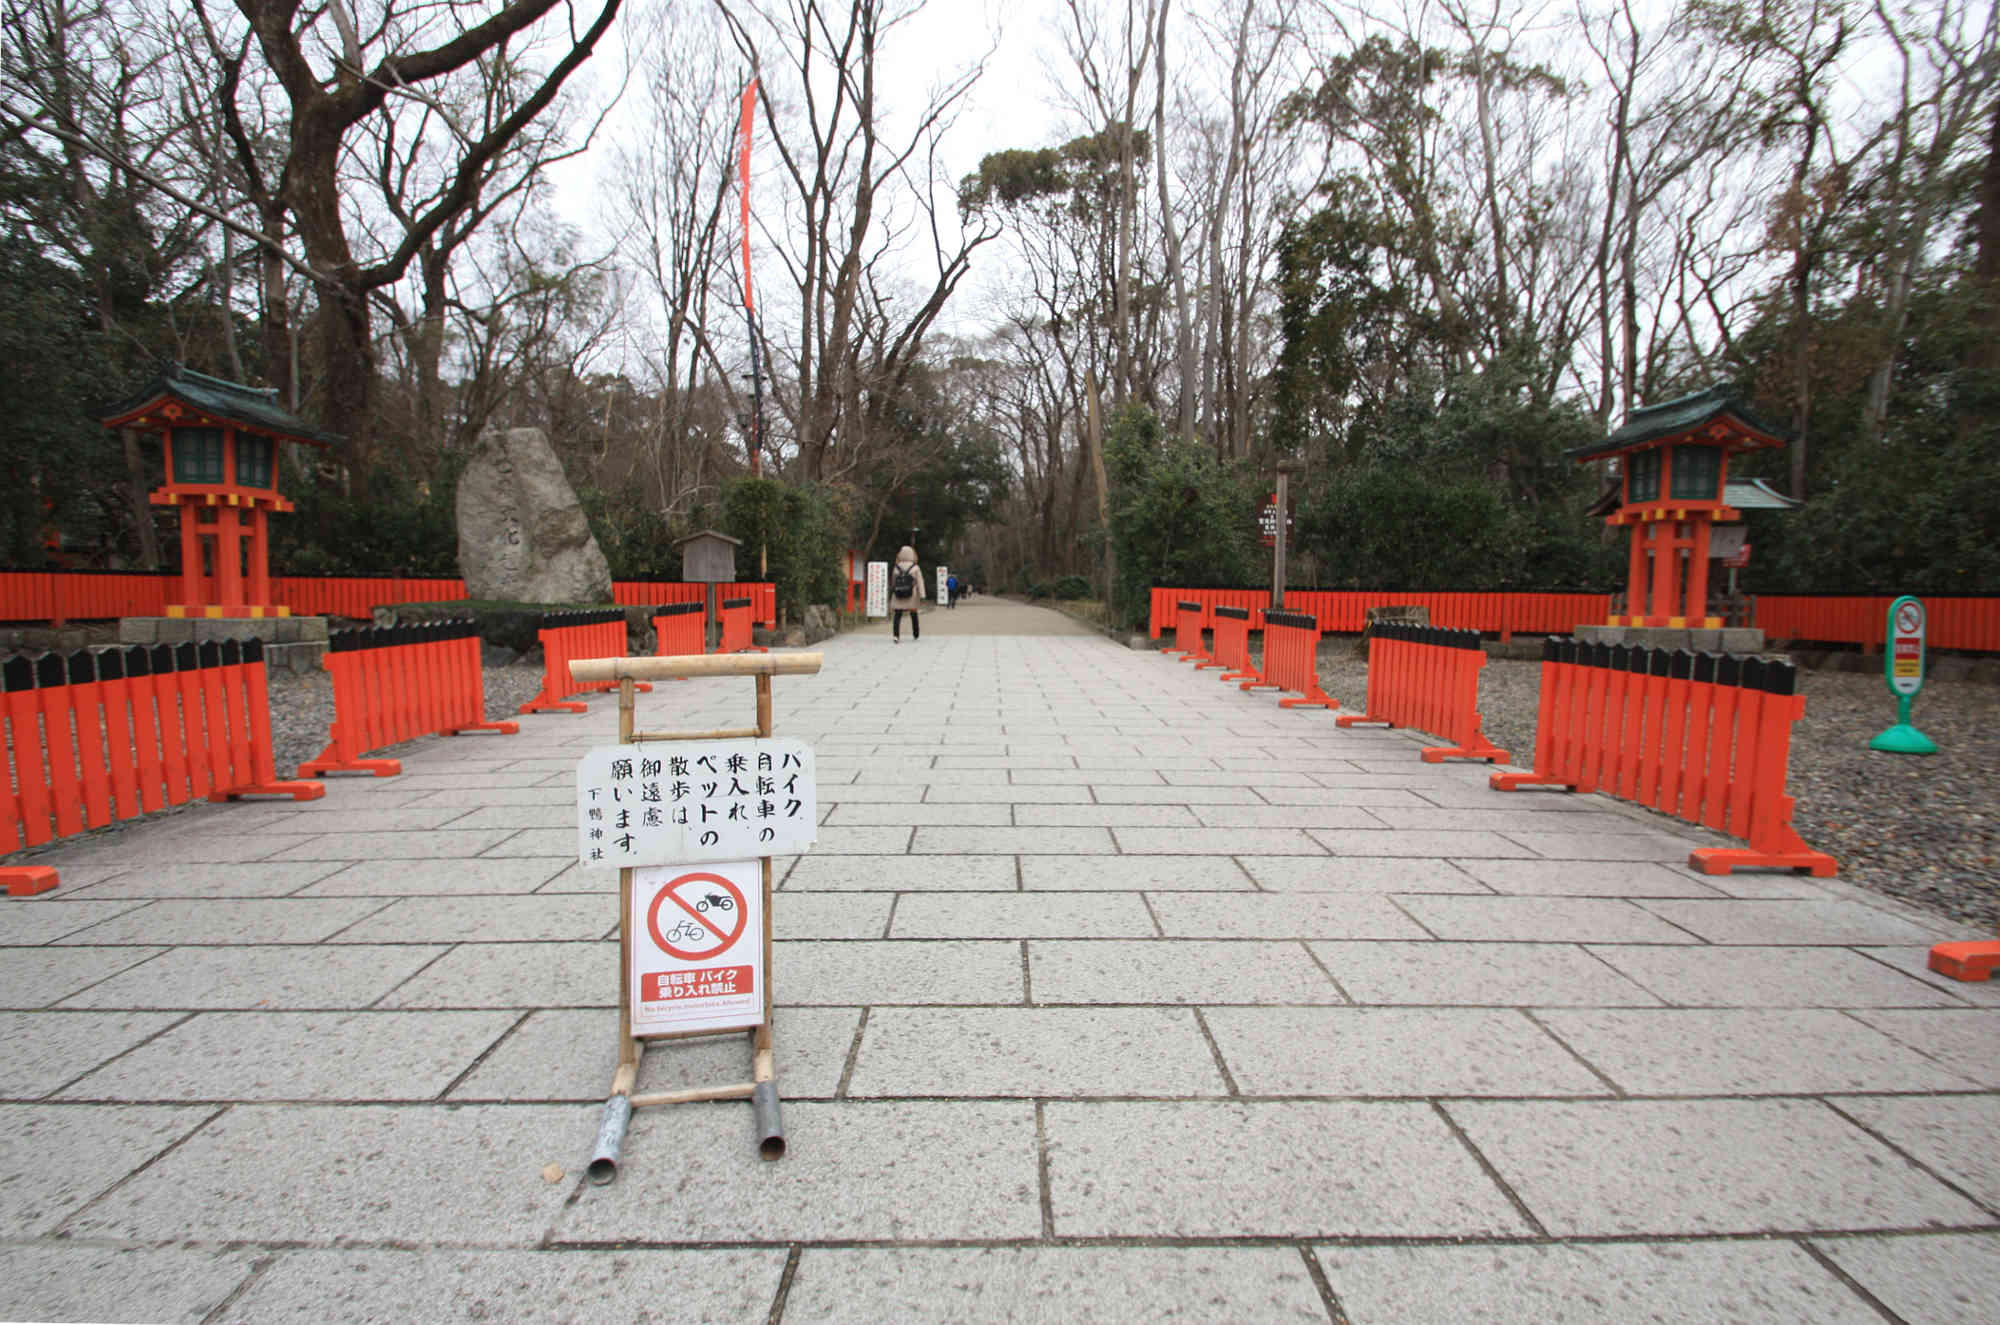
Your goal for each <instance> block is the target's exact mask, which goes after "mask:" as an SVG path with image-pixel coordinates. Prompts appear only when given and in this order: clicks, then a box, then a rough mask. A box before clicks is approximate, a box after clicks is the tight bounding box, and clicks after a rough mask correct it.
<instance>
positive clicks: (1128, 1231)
mask: <svg viewBox="0 0 2000 1325" xmlns="http://www.w3.org/2000/svg"><path fill="white" fill-rule="evenodd" d="M1044 1116H1045V1118H1046V1127H1047V1132H1048V1148H1049V1190H1050V1198H1051V1204H1052V1206H1053V1208H1054V1212H1055V1231H1056V1233H1057V1234H1058V1235H1060V1236H1065V1237H1194V1238H1200V1237H1257V1238H1273V1237H1279V1238H1296V1237H1316V1236H1367V1237H1456V1236H1476V1235H1479V1234H1494V1233H1520V1232H1526V1231H1528V1230H1527V1225H1526V1224H1525V1222H1524V1221H1523V1220H1522V1219H1521V1218H1520V1216H1519V1215H1518V1214H1516V1213H1515V1211H1514V1208H1513V1206H1512V1205H1511V1204H1510V1203H1509V1202H1508V1200H1507V1198H1506V1196H1505V1195H1504V1194H1503V1193H1502V1192H1501V1191H1500V1190H1499V1188H1497V1187H1496V1186H1494V1184H1493V1183H1492V1182H1491V1181H1490V1180H1489V1179H1488V1178H1487V1177H1486V1175H1485V1174H1484V1173H1482V1172H1481V1171H1480V1169H1479V1166H1478V1164H1477V1163H1475V1162H1474V1160H1473V1158H1472V1156H1471V1155H1470V1154H1469V1153H1467V1151H1466V1150H1465V1148H1464V1147H1463V1146H1462V1145H1460V1144H1459V1142H1458V1139H1457V1138H1456V1137H1454V1136H1453V1135H1452V1132H1451V1129H1450V1128H1449V1127H1447V1126H1446V1125H1445V1123H1444V1121H1443V1119H1441V1118H1439V1117H1438V1115H1437V1114H1436V1113H1435V1112H1434V1111H1433V1110H1432V1109H1431V1108H1430V1107H1429V1106H1428V1105H1424V1104H1349V1103H1314V1102H1293V1103H1283V1104H1278V1103H1249V1104H1232V1103H1219V1102H1218V1103H1206V1102H1188V1103H1161V1104H1154V1103H1102V1104H1065V1103H1054V1104H1049V1105H1047V1106H1045V1108H1044ZM1166 1174H1172V1175H1174V1180H1173V1181H1171V1182H1166V1181H1162V1176H1163V1175H1166Z"/></svg>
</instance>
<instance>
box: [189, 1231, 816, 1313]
mask: <svg viewBox="0 0 2000 1325" xmlns="http://www.w3.org/2000/svg"><path fill="white" fill-rule="evenodd" d="M784 1269H785V1252H784V1250H783V1249H782V1248H772V1249H769V1250H736V1251H729V1250H720V1251H695V1250H671V1251H668V1250H622V1251H616V1252H609V1251H602V1252H600V1251H586V1252H562V1251H428V1252H426V1251H380V1250H376V1251H288V1252H284V1253H282V1254H281V1255H279V1256H278V1257H277V1259H276V1261H275V1263H273V1264H272V1265H271V1266H270V1267H269V1268H268V1269H266V1270H265V1271H264V1272H263V1273H262V1274H260V1275H258V1276H257V1279H256V1282H255V1283H254V1284H252V1285H251V1287H250V1290H249V1291H248V1292H246V1293H245V1294H244V1295H243V1296H242V1297H241V1298H239V1299H237V1300H236V1301H235V1302H233V1303H231V1304H230V1307H229V1310H228V1311H227V1312H225V1313H224V1314H223V1315H222V1317H221V1318H220V1319H221V1320H224V1321H239V1322H244V1323H245V1325H249V1323H250V1322H259V1321H269V1320H281V1319H282V1320H293V1319H308V1318H311V1319H323V1320H349V1321H354V1320H408V1321H466V1322H472V1321H494V1320H506V1321H548V1322H567V1321H587V1320H590V1321H614V1320H617V1321H656V1322H660V1323H661V1325H666V1323H667V1322H688V1325H694V1323H695V1322H706V1321H718V1322H720V1321H732V1322H733V1321H742V1322H750V1321H763V1320H765V1319H767V1318H768V1317H769V1315H770V1312H771V1304H772V1303H773V1302H774V1301H776V1299H777V1293H778V1284H779V1282H780V1280H781V1279H782V1278H783V1275H784Z"/></svg>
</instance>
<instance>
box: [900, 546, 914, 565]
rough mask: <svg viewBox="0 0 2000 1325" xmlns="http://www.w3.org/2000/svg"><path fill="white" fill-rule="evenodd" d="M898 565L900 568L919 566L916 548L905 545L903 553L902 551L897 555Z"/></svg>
mask: <svg viewBox="0 0 2000 1325" xmlns="http://www.w3.org/2000/svg"><path fill="white" fill-rule="evenodd" d="M896 564H897V565H898V566H914V565H916V564H917V550H916V549H915V548H913V547H911V546H909V545H908V544H905V545H904V546H903V549H902V551H900V552H898V553H897V554H896Z"/></svg>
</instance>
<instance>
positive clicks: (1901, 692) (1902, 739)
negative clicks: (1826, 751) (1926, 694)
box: [1868, 595, 1937, 755]
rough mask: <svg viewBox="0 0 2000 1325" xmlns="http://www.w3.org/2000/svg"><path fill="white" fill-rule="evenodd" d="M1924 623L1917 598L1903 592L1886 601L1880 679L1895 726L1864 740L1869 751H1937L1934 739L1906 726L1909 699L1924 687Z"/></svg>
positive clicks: (1911, 753)
mask: <svg viewBox="0 0 2000 1325" xmlns="http://www.w3.org/2000/svg"><path fill="white" fill-rule="evenodd" d="M1924 626H1925V612H1924V603H1923V600H1922V599H1921V598H1911V597H1908V596H1907V595H1906V596H1904V597H1902V598H1898V599H1897V600H1896V601H1895V602H1893V603H1891V604H1889V628H1888V632H1887V633H1888V636H1889V644H1888V647H1887V648H1885V649H1883V650H1882V679H1883V680H1885V681H1887V682H1888V683H1889V693H1890V694H1892V695H1894V696H1895V697H1896V725H1895V726H1893V727H1891V728H1889V729H1888V730H1887V731H1885V732H1883V733H1882V734H1881V735H1880V736H1877V737H1876V738H1875V739H1874V740H1872V741H1870V742H1868V748H1869V749H1870V750H1886V751H1888V752H1889V753H1890V754H1897V755H1934V754H1936V753H1937V742H1936V741H1933V740H1932V739H1931V738H1930V737H1928V736H1926V735H1924V734H1923V733H1922V732H1920V731H1918V730H1917V729H1916V728H1915V727H1912V726H1911V725H1910V701H1911V700H1913V699H1915V698H1916V697H1917V692H1918V691H1920V690H1922V689H1923V688H1924Z"/></svg>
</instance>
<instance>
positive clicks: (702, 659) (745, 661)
mask: <svg viewBox="0 0 2000 1325" xmlns="http://www.w3.org/2000/svg"><path fill="white" fill-rule="evenodd" d="M822 657H823V655H821V654H817V653H704V654H676V655H673V656H671V657H666V658H576V659H572V660H571V662H570V665H569V674H570V675H571V676H572V677H574V678H575V679H576V680H578V681H618V680H623V679H624V678H626V677H630V678H632V679H633V680H635V681H665V680H671V679H673V678H674V677H677V676H811V675H813V674H814V673H816V672H818V671H819V667H820V661H821V659H822Z"/></svg>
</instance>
